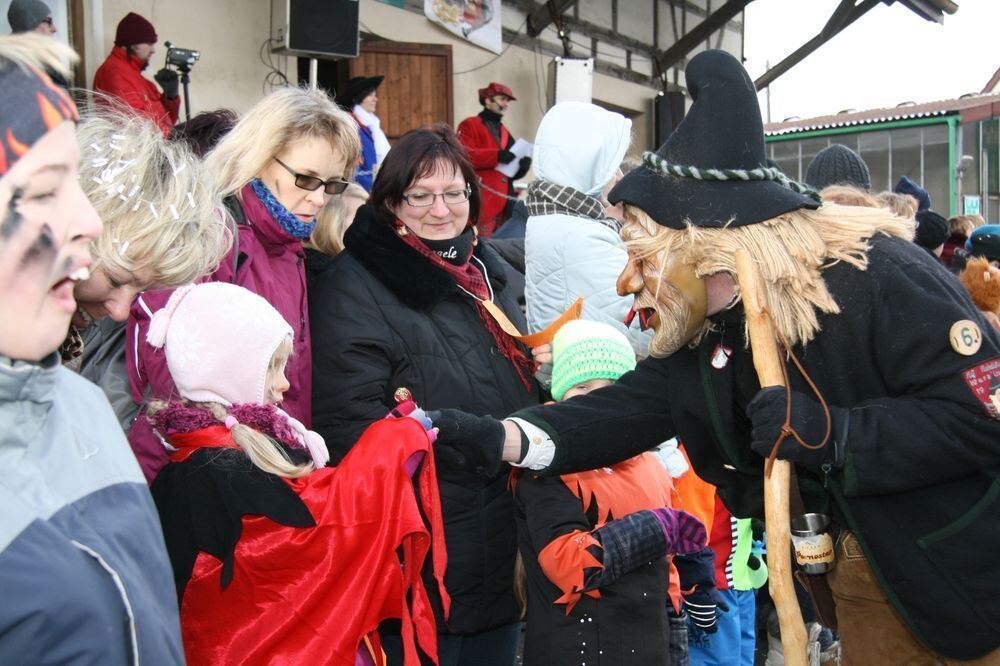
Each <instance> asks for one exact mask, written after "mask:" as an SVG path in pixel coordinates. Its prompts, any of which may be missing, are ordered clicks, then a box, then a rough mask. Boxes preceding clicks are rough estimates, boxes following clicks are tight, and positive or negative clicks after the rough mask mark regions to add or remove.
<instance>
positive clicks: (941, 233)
mask: <svg viewBox="0 0 1000 666" xmlns="http://www.w3.org/2000/svg"><path fill="white" fill-rule="evenodd" d="M949 235H950V232H949V231H948V220H946V219H944V218H943V217H941V216H940V215H938V214H937V213H935V212H934V211H932V210H918V211H917V235H916V236H915V237H914V238H913V242H914V243H916V244H917V245H919V246H920V247H923V248H926V249H928V250H933V249H934V248H936V247H938V246H939V245H944V242H945V241H946V240H948V236H949Z"/></svg>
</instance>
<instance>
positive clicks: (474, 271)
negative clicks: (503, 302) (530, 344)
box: [394, 220, 536, 391]
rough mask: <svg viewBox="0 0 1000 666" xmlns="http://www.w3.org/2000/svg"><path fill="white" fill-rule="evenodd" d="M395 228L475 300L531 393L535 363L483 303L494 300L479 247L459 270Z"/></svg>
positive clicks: (408, 233)
mask: <svg viewBox="0 0 1000 666" xmlns="http://www.w3.org/2000/svg"><path fill="white" fill-rule="evenodd" d="M394 226H395V229H396V233H397V234H398V235H399V237H400V238H401V239H402V241H403V242H404V243H406V244H407V245H409V246H410V247H412V248H413V249H414V250H416V251H417V252H418V253H420V255H421V256H423V257H424V258H426V259H427V260H428V261H430V262H431V263H432V264H434V265H435V266H437V267H438V268H440V269H441V270H443V271H444V272H445V273H447V274H448V275H450V276H451V277H452V279H454V280H455V284H457V285H458V286H459V287H461V288H462V289H464V290H465V291H467V292H469V293H470V294H472V295H473V296H474V297H475V299H476V311H477V312H479V318H480V319H482V320H483V324H485V325H486V330H487V331H489V332H490V335H492V336H493V340H494V342H496V345H497V349H499V350H500V353H501V354H503V355H504V357H506V359H507V360H508V361H510V362H511V364H512V365H513V366H514V369H515V370H517V374H518V376H519V377H520V378H521V383H522V384H524V388H526V389H527V390H529V391H530V390H531V378H532V375H534V374H535V370H536V367H535V362H534V360H532V359H531V358H529V357H528V355H527V354H526V353H525V352H524V349H523V348H522V347H521V345H520V344H519V343H518V341H517V340H515V339H514V338H512V337H511V336H509V335H508V334H507V333H506V332H504V330H503V329H502V328H500V324H499V323H497V320H496V319H494V318H493V315H491V314H490V313H489V312H488V311H487V310H486V308H484V307H483V301H488V300H492V299H491V297H490V287H489V285H488V284H486V278H485V277H483V274H482V273H481V272H480V271H479V269H478V268H476V266H475V265H474V264H473V263H472V261H471V258H472V254H473V252H474V251H475V247H476V243H473V244H472V249H470V250H469V256H468V257H466V262H465V263H464V264H462V265H461V266H456V265H454V264H451V263H448V262H447V261H445V260H444V259H442V258H441V257H439V256H438V255H437V254H436V253H435V252H434V251H433V250H431V249H430V248H429V247H427V246H426V245H424V243H423V242H422V241H421V240H420V238H418V237H417V235H416V234H414V233H412V232H411V231H409V230H406V233H401V231H402V230H404V229H405V227H404V226H403V223H402V222H400V221H399V220H396V221H395V222H394Z"/></svg>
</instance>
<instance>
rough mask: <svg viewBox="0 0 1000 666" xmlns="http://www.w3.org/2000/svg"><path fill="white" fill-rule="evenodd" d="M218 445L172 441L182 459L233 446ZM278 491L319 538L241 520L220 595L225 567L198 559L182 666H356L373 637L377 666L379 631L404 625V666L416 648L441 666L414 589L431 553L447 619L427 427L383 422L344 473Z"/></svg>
mask: <svg viewBox="0 0 1000 666" xmlns="http://www.w3.org/2000/svg"><path fill="white" fill-rule="evenodd" d="M223 430H225V428H223ZM207 431H211V432H207ZM221 434H222V433H220V432H219V430H218V427H213V428H205V429H204V430H202V431H196V432H194V433H187V434H186V435H184V436H183V438H173V437H172V438H171V441H172V443H173V444H174V445H175V446H178V447H179V448H182V451H184V450H187V449H189V448H201V447H205V446H210V447H218V446H223V447H226V446H231V445H232V444H230V442H231V441H232V440H231V438H229V437H228V436H227V435H228V433H227V434H226V435H223V436H222V437H220V436H219V435H221ZM175 455H178V456H183V455H184V453H183V452H178V454H175ZM415 455H422V456H423V462H422V465H421V468H420V471H419V473H418V476H417V477H416V478H415V479H411V478H410V476H409V474H408V473H407V471H406V469H405V463H406V461H407V460H409V459H410V458H411V457H413V456H415ZM275 482H276V483H287V484H288V485H290V486H291V487H292V489H293V490H295V492H296V494H298V496H299V497H300V498H301V499H302V501H303V502H304V503H305V505H306V506H307V507H308V509H309V511H310V512H311V513H312V515H313V518H314V519H315V521H316V526H315V527H310V528H294V527H286V526H284V525H280V524H278V523H275V522H274V521H272V520H270V519H268V518H266V517H263V516H251V515H246V516H244V517H243V533H242V536H241V537H240V540H239V543H238V544H237V546H236V550H235V569H234V575H233V580H232V583H231V584H230V585H229V586H228V587H226V588H225V589H222V587H221V584H220V572H221V569H222V563H221V562H220V561H219V560H217V559H216V558H214V557H212V556H210V555H208V554H207V553H204V552H202V553H200V554H199V555H198V558H197V560H196V562H195V566H194V571H193V572H192V575H191V579H190V581H189V582H188V584H187V587H186V589H185V591H184V597H183V600H182V604H181V631H182V635H183V639H184V649H185V653H186V656H187V660H188V663H189V664H192V665H198V664H245V665H250V664H288V665H289V666H290V665H292V664H295V665H299V664H310V665H313V664H344V665H347V666H354V664H355V658H356V655H357V652H358V647H359V645H360V644H361V643H362V641H364V639H365V638H366V637H368V639H369V640H370V641H372V642H373V643H374V645H375V646H376V648H375V650H374V651H375V653H376V654H377V657H376V663H378V664H381V663H382V661H383V660H382V655H381V650H380V649H378V645H379V642H378V637H377V634H376V628H377V626H378V624H379V622H381V621H382V620H385V619H390V618H398V619H401V620H402V638H403V647H404V656H405V663H406V664H407V665H408V666H409V665H410V664H413V665H414V666H415V665H417V664H418V663H419V659H418V656H417V650H416V645H419V646H420V649H421V650H423V651H424V653H426V654H427V655H428V656H429V657H431V658H432V659H433V660H434V663H437V634H436V627H435V623H434V615H433V611H432V610H431V606H430V602H429V600H428V597H427V592H426V590H425V589H424V586H423V584H422V582H421V578H420V570H421V568H422V566H423V563H424V560H425V558H426V556H427V554H428V551H430V552H431V557H432V562H433V570H434V575H435V578H436V579H437V581H438V586H439V590H440V593H441V599H442V602H443V604H444V608H445V612H446V613H447V609H448V608H449V597H448V593H447V592H446V590H445V589H444V571H445V566H446V555H445V548H444V529H443V525H442V520H441V503H440V497H439V495H438V485H437V475H436V471H435V467H434V455H433V451H432V446H431V442H430V440H429V439H428V437H427V433H426V431H425V430H424V429H423V427H422V426H421V425H420V424H419V423H417V422H416V421H413V420H411V419H395V420H383V421H378V422H376V423H374V424H373V425H372V426H370V427H369V428H368V429H367V430H366V431H365V433H364V435H363V436H362V437H361V439H360V440H358V443H357V444H356V445H355V446H354V448H353V449H352V450H351V452H350V453H349V454H348V455H347V457H345V458H344V460H343V461H342V462H341V464H340V465H339V466H337V467H335V468H330V467H328V468H324V469H320V470H316V471H315V472H313V473H311V474H309V475H307V476H305V477H302V478H299V479H282V478H279V477H275ZM415 486H418V487H419V491H417V488H415ZM421 512H422V513H423V515H421ZM423 516H426V518H427V520H426V521H425V520H424V517H423ZM397 552H398V553H400V554H401V558H402V561H400V555H397Z"/></svg>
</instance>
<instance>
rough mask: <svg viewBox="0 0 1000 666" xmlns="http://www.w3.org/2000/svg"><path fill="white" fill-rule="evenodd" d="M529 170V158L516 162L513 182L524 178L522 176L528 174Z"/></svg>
mask: <svg viewBox="0 0 1000 666" xmlns="http://www.w3.org/2000/svg"><path fill="white" fill-rule="evenodd" d="M530 168H531V158H530V157H522V158H521V159H519V160H518V161H517V173H515V174H514V180H517V179H518V178H524V174H526V173H528V169H530Z"/></svg>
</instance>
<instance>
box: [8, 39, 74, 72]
mask: <svg viewBox="0 0 1000 666" xmlns="http://www.w3.org/2000/svg"><path fill="white" fill-rule="evenodd" d="M79 60H80V56H78V55H77V54H76V51H74V50H73V49H71V48H70V47H68V46H66V45H65V44H63V43H62V42H60V41H58V40H55V39H52V38H51V37H43V36H42V35H39V34H36V33H33V32H28V33H18V34H16V35H3V36H2V37H0V69H4V68H5V67H6V66H7V63H8V62H9V63H12V64H13V65H14V66H16V67H20V68H21V69H24V70H30V69H32V68H34V69H36V70H39V71H42V72H53V73H55V74H58V75H59V76H62V77H63V78H65V79H68V78H69V77H70V75H71V71H70V68H71V67H72V66H73V65H75V64H76V63H77V62H79ZM5 61H6V62H5Z"/></svg>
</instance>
